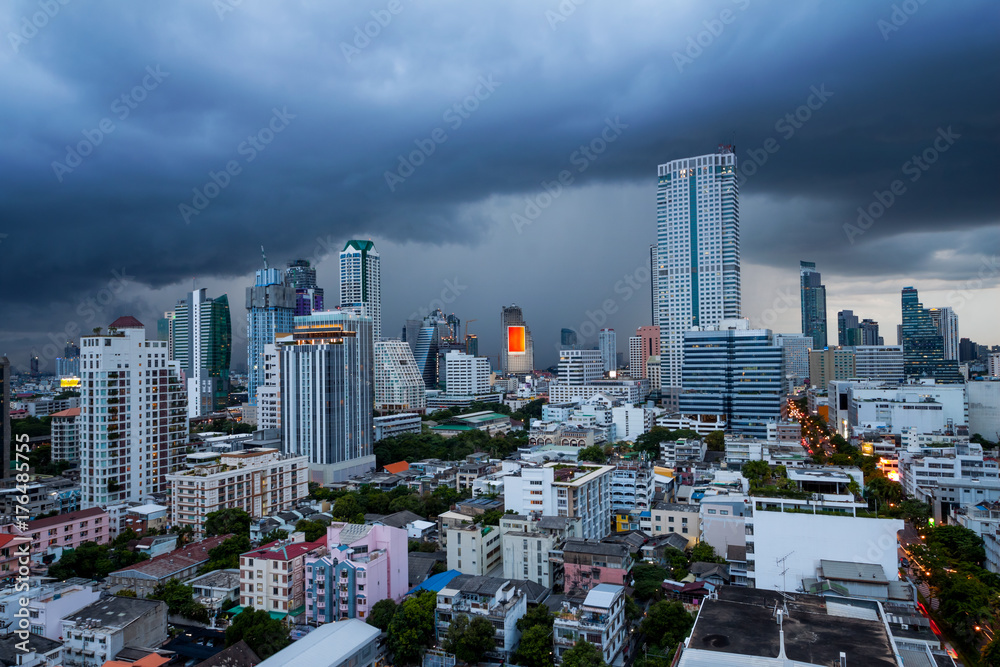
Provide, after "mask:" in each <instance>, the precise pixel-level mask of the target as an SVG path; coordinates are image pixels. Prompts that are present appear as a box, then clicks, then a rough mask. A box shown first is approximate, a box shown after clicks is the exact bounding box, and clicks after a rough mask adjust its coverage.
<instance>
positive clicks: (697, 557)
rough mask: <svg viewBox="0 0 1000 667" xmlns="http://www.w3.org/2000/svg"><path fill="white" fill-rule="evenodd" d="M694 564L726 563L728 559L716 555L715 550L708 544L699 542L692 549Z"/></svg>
mask: <svg viewBox="0 0 1000 667" xmlns="http://www.w3.org/2000/svg"><path fill="white" fill-rule="evenodd" d="M691 562H692V563H725V562H726V559H724V558H719V556H717V555H716V554H715V548H714V547H713V546H712V545H711V544H709V543H708V542H699V543H698V544H696V545H694V546H693V547H692V548H691Z"/></svg>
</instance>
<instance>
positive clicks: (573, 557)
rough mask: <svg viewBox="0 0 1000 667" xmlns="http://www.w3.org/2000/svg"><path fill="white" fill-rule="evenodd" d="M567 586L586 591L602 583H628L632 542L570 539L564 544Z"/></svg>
mask: <svg viewBox="0 0 1000 667" xmlns="http://www.w3.org/2000/svg"><path fill="white" fill-rule="evenodd" d="M562 551H563V576H564V577H565V584H564V585H563V590H565V591H566V593H567V595H571V596H576V595H582V594H584V593H586V592H587V591H589V590H591V589H593V588H594V587H595V586H597V585H598V584H614V585H615V586H625V585H627V584H628V576H629V572H631V571H632V565H633V564H634V563H633V560H632V556H631V555H630V554H629V548H628V545H625V544H610V543H606V542H593V541H590V540H581V539H578V538H574V539H568V540H566V543H565V544H564V545H563V550H562Z"/></svg>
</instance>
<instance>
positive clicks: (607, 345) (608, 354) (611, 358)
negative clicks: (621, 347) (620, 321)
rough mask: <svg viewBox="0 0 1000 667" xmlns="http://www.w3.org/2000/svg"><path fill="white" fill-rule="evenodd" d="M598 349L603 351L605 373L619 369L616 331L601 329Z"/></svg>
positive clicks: (598, 337) (602, 358)
mask: <svg viewBox="0 0 1000 667" xmlns="http://www.w3.org/2000/svg"><path fill="white" fill-rule="evenodd" d="M597 349H598V350H600V351H601V365H602V366H604V372H605V373H607V372H608V371H614V370H617V369H618V340H617V338H616V337H615V330H614V329H601V330H600V332H598V334H597Z"/></svg>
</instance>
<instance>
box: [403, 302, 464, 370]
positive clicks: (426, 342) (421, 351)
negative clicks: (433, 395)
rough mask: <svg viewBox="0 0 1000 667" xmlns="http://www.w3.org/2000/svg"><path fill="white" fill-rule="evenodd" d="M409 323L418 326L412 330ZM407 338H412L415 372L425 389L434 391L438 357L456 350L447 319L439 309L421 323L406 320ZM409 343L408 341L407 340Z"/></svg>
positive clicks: (438, 367)
mask: <svg viewBox="0 0 1000 667" xmlns="http://www.w3.org/2000/svg"><path fill="white" fill-rule="evenodd" d="M411 323H417V324H419V326H418V327H416V328H414V327H412V326H411ZM405 332H406V335H407V338H408V339H409V338H414V340H415V343H410V346H411V348H412V350H413V358H414V359H415V360H416V363H417V370H418V371H419V372H420V376H421V377H422V378H423V379H424V384H425V386H426V388H427V389H436V388H437V385H438V380H439V376H440V361H441V359H440V356H441V353H442V352H443V351H447V350H449V349H457V348H456V347H455V345H456V343H455V341H453V340H452V338H451V327H450V326H449V325H448V319H447V318H446V317H445V315H444V313H443V312H442V311H441V309H440V308H438V309H437V310H435V311H434V312H432V313H431V314H430V315H428V316H427V317H425V318H424V319H423V321H422V322H416V321H415V320H407V323H406V329H405ZM407 342H408V343H409V340H407Z"/></svg>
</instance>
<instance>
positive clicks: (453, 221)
mask: <svg viewBox="0 0 1000 667" xmlns="http://www.w3.org/2000/svg"><path fill="white" fill-rule="evenodd" d="M220 2H225V0H220ZM219 4H220V3H214V4H213V3H211V2H189V3H172V4H169V5H147V4H143V5H135V4H131V3H115V4H105V5H97V6H95V5H93V4H87V5H83V4H76V3H70V4H68V5H66V6H60V9H59V11H58V13H57V15H55V16H52V17H51V18H50V19H48V21H47V24H46V25H44V27H41V28H39V29H38V30H37V31H36V32H37V34H34V35H33V36H31V37H30V38H28V39H25V38H24V35H25V34H26V33H25V27H24V22H23V19H24V17H31V16H33V15H34V14H35V13H37V11H39V5H38V4H36V3H32V2H25V3H15V4H10V5H5V7H4V10H3V11H5V13H6V16H5V17H4V18H2V19H0V27H2V33H3V35H5V36H6V40H5V42H4V43H3V44H0V47H2V48H0V89H2V90H3V92H4V99H5V103H4V104H3V105H2V108H0V127H3V128H4V130H5V132H4V134H5V141H4V142H3V144H0V170H2V173H3V180H2V183H0V232H2V233H5V234H7V235H8V236H7V237H6V238H3V239H2V240H0V253H2V263H0V266H2V268H0V271H2V274H0V275H2V276H3V281H4V285H5V287H7V289H5V290H4V300H3V305H2V308H0V316H2V317H3V319H4V325H3V329H4V330H5V331H7V332H9V334H8V335H5V336H4V338H5V339H6V340H7V342H8V344H9V345H10V347H12V348H17V349H20V348H21V347H22V343H20V342H16V343H14V342H12V341H15V340H17V341H20V340H25V341H27V340H30V339H32V337H33V336H35V337H37V338H38V340H39V344H41V343H42V342H44V341H45V339H46V337H45V333H44V332H50V331H53V330H56V331H58V330H59V329H60V327H61V325H62V322H63V321H64V320H66V319H67V318H68V317H72V311H73V309H75V308H76V307H77V306H78V304H79V303H80V302H81V300H83V299H85V298H87V295H88V294H91V293H95V292H97V291H99V290H100V289H101V288H102V286H103V284H104V283H106V282H107V280H108V276H109V275H110V271H111V270H113V269H119V268H121V267H126V268H127V270H128V271H129V272H130V273H132V274H134V275H135V276H136V278H135V282H136V285H138V286H145V287H146V288H153V289H156V288H162V287H164V286H167V285H172V284H176V283H183V282H184V281H186V280H188V279H190V278H192V277H195V276H200V277H203V278H204V277H215V278H219V279H230V278H236V277H240V276H245V275H246V274H248V273H249V272H251V271H252V270H253V269H254V268H256V267H257V266H258V264H259V261H260V260H259V246H260V245H261V244H264V245H265V246H266V247H267V250H268V253H269V254H271V255H272V256H276V257H291V256H294V255H304V256H312V255H314V254H315V253H316V251H317V250H316V249H317V247H318V246H319V247H320V248H323V247H326V245H325V244H327V245H329V243H328V242H327V241H326V239H334V240H335V242H334V243H333V244H332V245H333V246H336V245H338V244H339V243H341V242H342V240H343V239H344V238H346V237H348V236H353V235H369V234H371V235H377V236H379V237H381V238H389V239H394V240H396V241H399V242H401V243H402V242H406V241H418V242H423V243H429V244H436V243H440V242H442V241H448V242H452V243H459V244H463V245H466V246H468V247H471V248H478V249H479V250H480V251H484V252H488V248H483V244H484V243H485V239H487V238H489V235H490V234H491V233H492V232H495V231H496V230H497V227H498V225H500V226H502V227H506V224H507V223H506V220H507V219H508V218H509V215H510V214H512V213H516V212H517V211H518V208H517V207H516V206H515V207H514V208H512V209H511V210H510V211H509V212H507V213H502V214H500V215H494V214H493V213H495V212H488V211H487V208H488V207H485V206H484V205H483V204H484V202H486V201H488V200H489V198H491V197H495V196H506V195H512V196H517V197H521V196H530V195H534V194H535V193H537V192H538V191H540V189H541V186H540V183H541V181H543V180H552V179H553V178H554V177H556V176H557V175H558V173H559V172H560V170H563V169H573V167H572V166H571V165H572V164H573V163H572V156H573V155H574V152H575V151H577V150H578V149H579V147H580V146H582V145H585V144H588V143H590V142H591V141H592V140H594V139H595V138H597V137H599V136H600V132H601V130H602V128H603V127H605V123H606V121H608V120H611V121H612V122H614V120H615V119H618V122H620V123H622V124H625V125H627V128H626V129H625V130H624V131H623V132H622V133H621V136H620V137H619V138H618V140H617V141H616V142H615V143H614V144H613V146H612V147H609V148H608V149H607V150H606V151H605V152H604V153H603V154H601V155H600V156H599V158H598V159H595V160H593V161H588V162H587V163H586V164H587V169H586V170H585V172H582V173H576V178H575V180H574V185H575V186H580V185H586V184H588V183H610V184H616V183H621V184H625V183H646V184H649V185H650V187H652V185H653V180H654V178H653V174H654V171H653V170H654V167H655V165H656V164H657V163H660V162H664V161H667V160H669V159H673V158H675V157H683V156H686V155H696V154H703V153H706V152H710V151H712V150H713V149H714V147H715V146H716V145H717V144H719V143H730V142H731V141H733V140H735V143H736V145H737V153H738V156H739V160H740V161H741V164H742V165H743V166H742V169H743V173H744V174H745V175H746V179H745V182H744V183H743V185H742V192H743V193H744V196H745V197H749V196H754V197H757V198H759V201H768V202H772V203H773V205H772V206H765V210H769V211H772V212H773V215H769V216H763V217H757V218H755V219H748V218H747V217H746V214H744V220H743V226H744V232H743V242H744V258H745V260H746V261H748V262H754V263H757V264H761V265H771V266H787V265H790V264H794V263H795V262H796V261H797V260H798V259H799V258H800V257H804V256H808V257H809V258H812V259H815V260H816V261H818V262H820V263H821V264H826V266H828V267H830V268H829V270H828V271H827V273H828V274H829V273H837V272H842V273H844V274H856V273H857V272H859V271H862V272H867V273H870V274H874V275H894V274H899V273H904V272H907V271H909V270H911V269H912V267H913V266H914V261H915V260H917V261H920V262H921V270H925V269H926V270H927V272H928V275H934V276H935V277H949V276H950V277H958V276H957V273H956V272H954V271H952V270H951V269H950V268H949V267H959V268H960V267H961V265H962V263H963V261H965V260H966V259H967V258H969V257H972V256H974V255H976V254H982V253H986V254H989V253H994V254H995V253H998V252H1000V245H998V236H997V234H996V233H995V225H996V222H997V219H996V210H997V204H998V198H997V194H996V193H997V189H996V176H997V170H996V167H995V160H994V156H995V155H996V153H997V149H998V148H1000V146H998V143H1000V142H998V136H1000V133H998V125H1000V123H998V94H997V92H996V91H997V90H998V89H1000V86H998V84H1000V77H998V71H997V70H998V67H1000V57H998V56H1000V45H998V42H997V40H996V34H997V29H998V27H1000V20H998V10H997V8H996V6H995V4H994V3H990V2H981V3H973V2H969V3H962V4H961V5H955V4H954V3H941V2H937V3H934V2H929V3H925V4H921V3H917V2H913V3H910V4H912V5H913V7H914V8H916V11H915V12H912V13H911V14H905V15H897V16H893V12H894V9H893V8H894V5H893V4H892V3H888V2H886V3H881V2H872V3H857V4H855V3H819V2H816V3H797V4H795V5H793V6H792V8H791V9H790V8H789V6H787V5H782V6H775V5H772V4H766V3H764V2H758V1H757V0H738V1H736V2H717V3H714V4H713V3H691V4H680V3H674V4H665V3H636V4H633V5H623V4H622V3H615V4H614V5H602V4H597V3H584V4H581V5H580V6H579V7H576V9H575V10H574V11H572V13H570V12H568V11H566V7H569V6H571V5H570V3H568V2H565V3H562V5H559V4H558V3H555V2H550V3H544V2H543V3H534V2H526V3H520V4H510V3H502V4H501V3H494V4H490V5H484V4H481V3H480V4H469V3H450V4H447V5H445V4H441V3H439V4H435V5H434V6H432V7H425V6H421V5H418V4H417V3H412V2H408V1H407V2H402V3H401V4H400V5H398V9H399V11H397V12H396V13H391V12H390V13H388V14H387V12H388V9H387V8H388V6H389V4H390V3H388V2H373V3H365V4H363V5H361V4H355V3H346V2H337V3H330V4H325V3H323V4H308V5H292V4H290V3H283V4H281V5H272V4H270V3H252V2H243V3H240V4H239V5H232V6H230V5H229V4H226V5H224V6H225V7H230V8H232V11H223V12H221V15H220V12H219V11H218V7H219ZM897 4H898V3H897ZM903 4H906V5H907V7H909V6H910V5H909V4H907V3H903ZM394 6H395V5H394ZM560 6H562V7H563V10H562V13H559V12H560V10H559V7H560ZM373 12H374V13H375V14H373ZM552 12H556V13H555V14H553V13H552ZM386 16H389V18H388V19H387V18H386ZM563 19H565V20H563ZM904 19H905V20H904ZM29 20H30V19H29ZM376 20H380V21H381V23H382V24H384V25H377V29H376V28H372V27H371V26H372V25H374V24H373V23H372V22H373V21H376ZM880 21H882V22H883V23H882V24H880V23H879V22H880ZM893 21H895V23H893ZM885 22H888V23H885ZM886 25H891V26H892V28H898V30H896V29H892V28H886ZM366 28H367V29H368V30H369V33H371V34H373V33H377V34H375V36H374V37H370V38H369V40H368V42H365V40H364V39H363V38H359V37H358V32H359V31H360V32H362V33H363V32H364V30H365V29H366ZM29 32H30V31H29ZM12 33H13V34H15V35H19V36H20V39H18V38H11V37H10V35H11V34H12ZM345 45H346V46H345ZM15 46H16V47H17V48H16V50H15ZM345 54H346V55H345ZM123 96H125V97H124V99H123ZM139 98H141V99H139ZM470 100H471V101H470ZM456 104H457V105H459V107H458V109H456V107H455V105H456ZM463 105H465V106H464V107H463ZM472 107H475V108H474V110H471V111H469V110H468V109H470V108H472ZM788 114H791V117H790V118H789V117H787V115H788ZM796 114H797V115H796ZM276 119H277V120H276ZM103 121H107V122H106V123H105V124H104V125H103V128H105V129H107V128H108V127H109V125H108V123H110V124H111V125H112V126H113V129H112V130H111V131H110V132H105V131H104V130H102V122H103ZM279 126H280V128H281V129H280V131H278V130H276V128H277V127H279ZM435 132H437V133H438V134H435ZM940 132H950V133H951V135H957V137H958V138H957V139H955V140H954V141H953V143H952V144H949V146H948V148H947V150H946V151H943V152H940V154H939V155H938V157H937V159H936V161H935V163H934V164H931V165H928V168H927V169H926V171H924V170H919V175H920V177H919V179H917V180H915V181H911V180H909V179H910V178H912V175H911V174H908V173H907V172H906V165H907V164H908V162H909V161H911V159H912V157H913V156H915V155H916V156H919V155H921V154H922V153H923V152H924V151H925V150H927V149H928V148H929V147H931V148H932V147H933V146H934V142H935V139H936V137H938V136H939V133H940ZM269 133H270V134H269ZM442 133H443V134H442ZM441 136H445V137H446V140H444V141H440V140H439V139H440V137H441ZM88 137H89V138H88ZM250 137H257V139H256V140H253V139H251V138H250ZM434 137H438V139H435V138H434ZM97 138H100V143H99V144H98V145H96V146H94V148H93V151H92V153H91V154H90V155H87V156H82V157H81V158H80V162H79V164H78V165H76V166H70V165H71V163H75V159H74V158H73V157H72V155H68V154H67V148H66V147H67V146H68V145H69V146H76V145H77V144H78V143H79V142H81V141H83V142H88V141H89V142H91V143H97ZM265 139H271V140H270V142H269V143H264V140H265ZM428 142H430V143H428ZM428 146H432V147H433V149H434V150H433V153H431V154H429V155H424V156H423V158H422V160H421V162H422V164H420V165H419V166H416V167H415V168H414V169H413V173H412V174H408V170H407V169H405V168H404V169H400V156H403V158H404V162H408V163H410V164H411V165H412V162H413V161H411V159H410V156H411V154H412V152H413V151H417V150H421V147H424V152H427V148H426V147H428ZM251 157H252V159H251ZM56 162H58V163H60V164H61V165H63V166H58V165H57V166H54V165H53V163H56ZM751 165H752V166H753V167H755V168H752V167H751ZM227 166H228V167H229V170H228V171H227ZM751 170H752V171H753V173H752V174H751V173H750V172H751ZM386 172H394V173H396V174H397V176H398V175H401V174H406V175H404V176H402V178H403V180H402V182H398V181H396V180H395V179H390V180H393V181H394V183H393V184H392V185H393V187H392V188H390V186H389V185H388V184H387V181H386ZM213 174H214V176H213ZM894 180H903V181H904V182H905V192H904V193H903V194H901V195H898V196H894V200H893V202H892V204H891V206H888V207H886V210H885V211H884V213H883V214H882V215H881V216H879V217H878V218H877V219H875V220H873V223H872V224H871V225H870V226H868V227H866V228H864V229H863V232H864V233H863V234H861V235H852V234H851V233H849V232H848V231H845V229H844V225H845V224H856V222H857V218H858V212H857V209H858V207H862V208H863V209H865V210H867V209H868V208H869V207H870V205H871V204H872V202H875V201H877V196H878V195H877V194H876V193H880V192H884V191H887V190H888V191H890V192H891V187H892V183H893V181H894ZM195 190H197V191H198V192H197V193H196V192H195ZM206 190H207V192H206ZM216 191H217V195H216V196H215V197H212V198H210V199H209V197H208V196H206V195H207V194H210V193H212V192H216ZM199 193H200V194H199ZM199 197H201V199H199ZM201 204H207V206H205V207H204V209H203V210H199V209H200V205H201ZM182 206H187V207H190V208H188V209H184V208H182ZM876 210H877V209H876ZM192 211H197V214H195V213H193V212H192ZM586 216H587V214H586V212H584V213H583V214H582V217H581V218H580V219H579V221H578V222H577V226H578V227H579V228H580V229H582V230H586V229H587V228H588V227H594V226H596V225H601V224H606V221H605V219H599V218H594V219H587V217H586ZM498 220H499V222H498ZM941 230H960V231H962V232H963V234H962V235H956V236H955V237H953V238H951V239H946V240H945V241H944V242H945V243H952V244H954V247H953V248H952V250H953V251H954V252H953V253H952V255H949V256H948V257H947V258H942V257H941V256H940V253H939V251H940V250H941V243H942V239H941V238H939V237H933V236H932V235H929V233H930V232H933V231H941ZM502 231H503V232H504V233H509V232H511V231H512V228H509V229H503V230H502ZM653 235H654V221H653V220H652V219H650V220H649V233H648V235H647V236H644V237H643V238H641V239H637V240H636V243H637V245H638V246H642V245H643V244H645V243H648V241H649V240H652V238H653ZM775 238H780V239H781V242H780V243H775V242H774V239H775ZM852 241H853V242H852ZM586 242H587V241H586V235H585V234H584V235H581V236H580V238H576V239H572V240H570V241H569V244H570V246H572V244H574V243H586ZM332 249H333V250H338V249H339V248H338V247H332ZM887 249H889V250H891V251H889V252H886V250H887ZM639 254H640V255H641V253H639ZM411 261H412V266H409V267H399V269H400V270H399V273H400V274H406V273H407V271H411V272H412V271H414V270H416V268H417V267H418V266H419V265H420V261H421V258H420V256H419V253H415V255H414V256H413V257H412V259H411ZM548 261H549V262H551V263H553V264H552V269H551V270H552V271H553V272H554V273H558V272H559V271H562V270H564V267H562V266H559V262H560V259H559V258H558V257H552V258H549V259H548ZM632 268H633V267H631V266H628V267H624V268H623V267H620V266H613V267H607V270H606V274H607V280H606V282H607V284H609V285H613V284H614V283H615V281H616V280H617V279H618V278H619V277H620V275H621V274H622V272H623V271H624V270H626V269H629V270H631V269H632ZM594 270H595V271H602V270H603V269H602V268H600V267H595V269H594ZM27 275H30V277H31V278H30V284H31V288H30V289H20V288H18V287H17V285H18V281H19V280H20V279H23V278H24V276H27ZM328 287H334V286H332V285H331V286H328ZM330 291H331V292H333V291H335V290H333V289H331V290H330ZM136 298H140V297H139V296H136ZM172 298H175V297H172ZM489 298H491V299H493V300H494V301H495V303H496V304H499V303H503V302H506V301H508V300H509V299H507V298H505V296H504V294H503V292H502V291H500V290H499V289H498V291H496V292H494V293H492V294H490V295H489ZM568 298H569V299H571V300H572V299H575V298H578V299H579V303H578V304H577V305H576V306H575V307H574V308H573V309H572V312H585V310H586V308H587V307H588V306H589V303H590V301H588V299H589V298H590V297H588V296H586V295H580V296H579V297H576V296H574V295H572V294H570V295H569V296H568ZM171 300H172V299H171ZM231 301H232V302H233V304H234V310H235V311H236V313H238V312H239V309H240V308H241V303H240V301H241V300H240V299H239V298H234V297H233V295H231ZM38 304H44V305H45V307H42V308H39V307H38ZM159 305H160V306H162V304H159ZM496 307H498V306H496ZM495 309H496V308H493V310H495ZM66 312H68V313H69V314H68V315H67V314H65V313H66ZM408 312H409V311H407V313H408ZM236 313H234V321H239V319H240V318H239V315H238V314H236ZM407 313H396V314H394V315H391V314H390V315H391V316H393V317H398V318H402V317H405V316H406V314H407Z"/></svg>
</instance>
